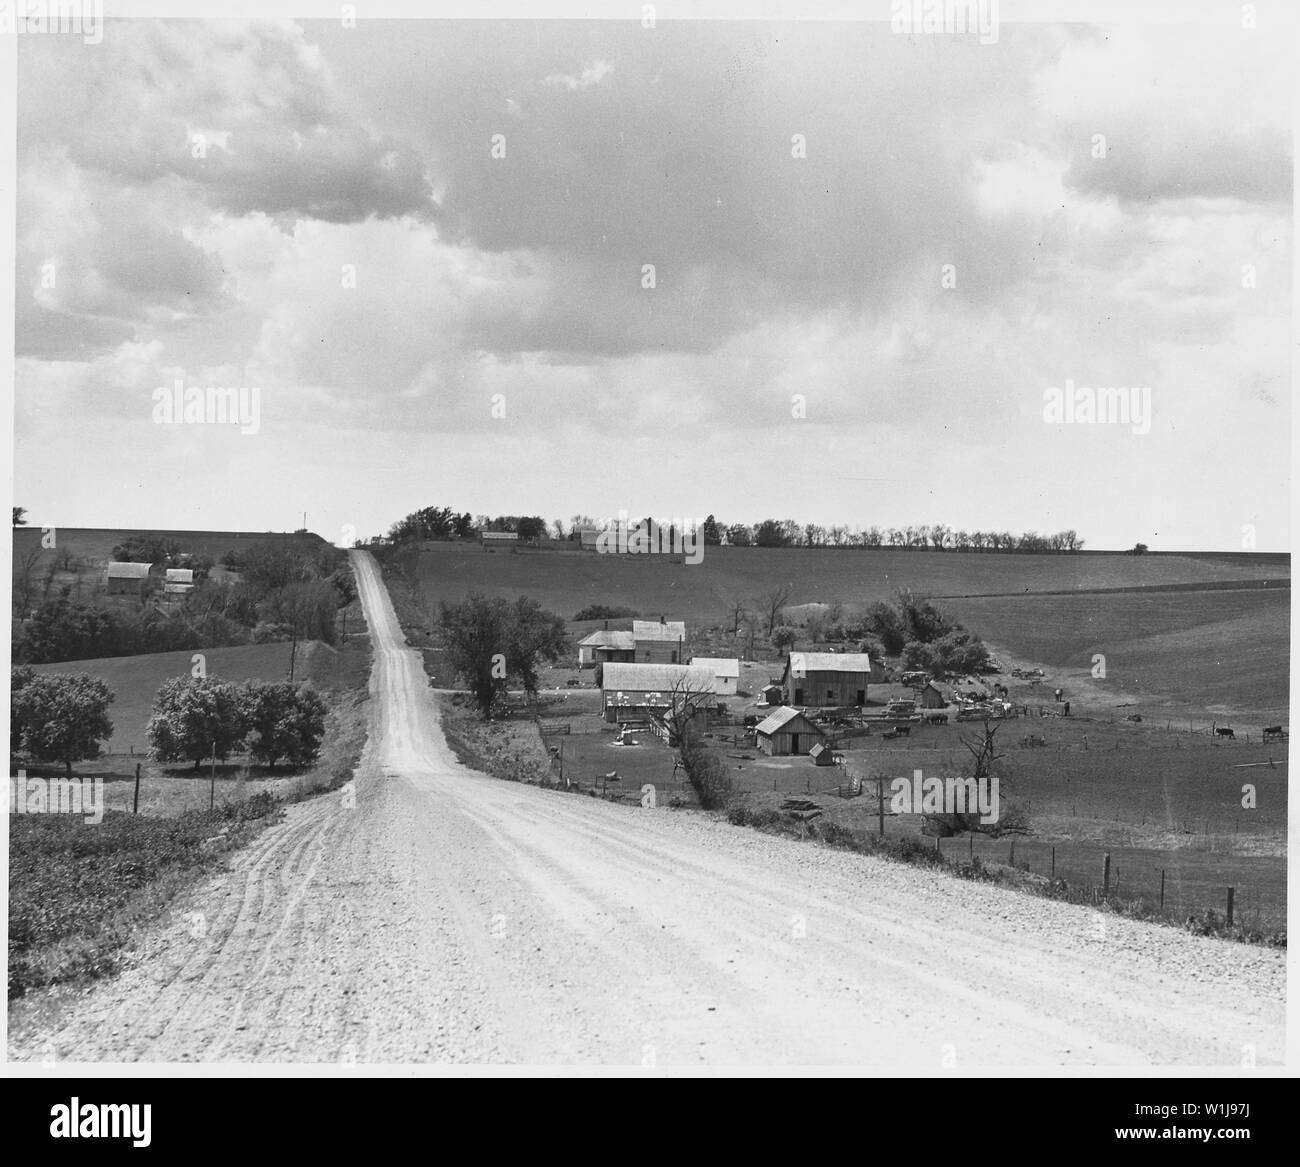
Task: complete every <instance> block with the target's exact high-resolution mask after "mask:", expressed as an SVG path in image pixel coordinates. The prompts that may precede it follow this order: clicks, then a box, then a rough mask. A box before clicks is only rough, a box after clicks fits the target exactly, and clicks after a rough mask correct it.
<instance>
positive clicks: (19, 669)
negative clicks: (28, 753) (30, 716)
mask: <svg viewBox="0 0 1300 1167" xmlns="http://www.w3.org/2000/svg"><path fill="white" fill-rule="evenodd" d="M35 676H36V671H35V670H34V669H33V668H32V667H31V665H15V666H13V667H11V668H10V670H9V752H10V753H11V754H16V753H18V751H19V750H20V749H21V748H22V741H23V722H22V718H21V717H20V716H19V714H20V712H21V709H20V707H19V704H18V701H17V697H18V693H19V690H21V689H22V688H23V687H24V686H25V685H27V684H28V683H29V682H30V681H31V680H32V678H33V677H35Z"/></svg>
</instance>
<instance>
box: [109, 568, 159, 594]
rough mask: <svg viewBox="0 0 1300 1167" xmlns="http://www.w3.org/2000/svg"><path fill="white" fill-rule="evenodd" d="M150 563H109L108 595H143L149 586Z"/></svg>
mask: <svg viewBox="0 0 1300 1167" xmlns="http://www.w3.org/2000/svg"><path fill="white" fill-rule="evenodd" d="M152 570H153V564H151V563H110V564H109V565H108V594H109V595H110V596H143V595H144V594H145V591H146V590H147V589H148V586H149V573H150V572H151V571H152Z"/></svg>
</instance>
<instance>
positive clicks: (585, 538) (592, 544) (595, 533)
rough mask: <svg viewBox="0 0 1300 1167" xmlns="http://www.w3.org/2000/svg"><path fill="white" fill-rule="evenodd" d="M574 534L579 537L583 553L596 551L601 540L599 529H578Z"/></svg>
mask: <svg viewBox="0 0 1300 1167" xmlns="http://www.w3.org/2000/svg"><path fill="white" fill-rule="evenodd" d="M574 533H575V534H576V535H577V536H578V546H579V547H580V548H582V550H583V551H595V550H596V541H597V540H598V539H599V538H600V528H599V527H578V528H577V529H576V531H575V532H574Z"/></svg>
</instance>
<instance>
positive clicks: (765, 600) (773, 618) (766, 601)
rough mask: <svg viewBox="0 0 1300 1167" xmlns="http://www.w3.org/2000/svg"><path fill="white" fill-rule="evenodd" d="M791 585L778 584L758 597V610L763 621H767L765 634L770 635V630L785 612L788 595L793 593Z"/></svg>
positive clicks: (788, 600)
mask: <svg viewBox="0 0 1300 1167" xmlns="http://www.w3.org/2000/svg"><path fill="white" fill-rule="evenodd" d="M793 590H794V589H793V587H792V585H791V584H788V583H787V584H780V585H779V586H778V587H774V588H773V589H772V590H771V591H769V592H765V593H764V594H763V595H761V596H759V598H758V600H757V603H758V606H759V610H760V611H761V612H762V614H763V619H765V620H766V621H767V634H768V636H771V635H772V629H774V628H775V627H776V622H777V621H778V620H779V619H780V618H781V613H782V612H783V611H784V610H785V606H786V604H788V603H789V602H790V593H791V592H792V591H793Z"/></svg>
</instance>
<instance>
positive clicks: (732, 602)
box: [727, 596, 749, 636]
mask: <svg viewBox="0 0 1300 1167" xmlns="http://www.w3.org/2000/svg"><path fill="white" fill-rule="evenodd" d="M748 614H749V609H748V608H747V607H746V606H745V601H744V600H742V599H741V598H740V597H739V596H732V598H731V599H729V600H728V601H727V620H728V621H729V622H730V623H731V635H732V636H735V635H737V634H738V633H739V632H740V626H741V625H742V624H743V623H744V622H745V617H746V616H747V615H748Z"/></svg>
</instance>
